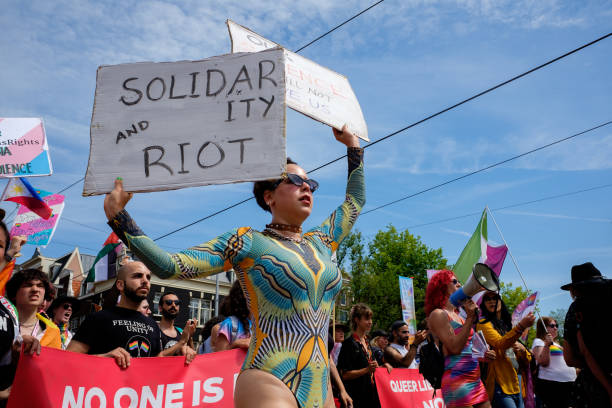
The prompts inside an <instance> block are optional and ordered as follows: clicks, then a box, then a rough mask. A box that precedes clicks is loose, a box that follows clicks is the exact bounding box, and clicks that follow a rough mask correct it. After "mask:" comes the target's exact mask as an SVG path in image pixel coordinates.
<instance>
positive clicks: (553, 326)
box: [547, 324, 559, 329]
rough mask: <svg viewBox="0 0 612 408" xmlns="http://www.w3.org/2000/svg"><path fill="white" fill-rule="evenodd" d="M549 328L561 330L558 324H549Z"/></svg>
mask: <svg viewBox="0 0 612 408" xmlns="http://www.w3.org/2000/svg"><path fill="white" fill-rule="evenodd" d="M547 326H548V327H550V328H551V329H557V328H559V325H558V324H547Z"/></svg>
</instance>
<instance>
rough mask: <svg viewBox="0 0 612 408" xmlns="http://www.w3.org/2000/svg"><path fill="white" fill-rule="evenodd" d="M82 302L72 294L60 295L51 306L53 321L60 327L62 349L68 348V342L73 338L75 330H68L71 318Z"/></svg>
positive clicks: (50, 313)
mask: <svg viewBox="0 0 612 408" xmlns="http://www.w3.org/2000/svg"><path fill="white" fill-rule="evenodd" d="M79 304H80V302H79V300H78V299H77V298H74V297H72V296H65V295H62V296H59V297H58V298H56V299H55V300H54V301H53V303H51V306H49V315H50V316H51V318H52V319H53V323H55V324H56V325H57V327H59V330H60V338H61V341H62V350H66V348H67V347H68V343H70V340H72V336H73V335H74V333H73V332H71V331H70V330H68V326H69V323H70V318H71V317H73V316H74V312H75V310H77V309H78V305H79Z"/></svg>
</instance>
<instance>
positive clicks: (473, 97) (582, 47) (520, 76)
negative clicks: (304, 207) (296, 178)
mask: <svg viewBox="0 0 612 408" xmlns="http://www.w3.org/2000/svg"><path fill="white" fill-rule="evenodd" d="M610 36H612V32H611V33H608V34H606V35H603V36H601V37H599V38H597V39H595V40H593V41H591V42H588V43H586V44H583V45H581V46H580V47H577V48H574V49H573V50H571V51H569V52H566V53H565V54H563V55H561V56H558V57H556V58H553V59H551V60H549V61H547V62H545V63H543V64H540V65H538V66H536V67H534V68H531V69H529V70H528V71H525V72H523V73H522V74H519V75H516V76H514V77H512V78H510V79H508V80H506V81H503V82H500V83H499V84H497V85H494V86H492V87H490V88H488V89H485V90H484V91H481V92H479V93H477V94H475V95H473V96H471V97H469V98H466V99H464V100H462V101H460V102H457V103H455V104H453V105H451V106H448V107H446V108H444V109H442V110H440V111H438V112H436V113H434V114H431V115H429V116H427V117H425V118H423V119H421V120H419V121H416V122H414V123H412V124H410V125H408V126H405V127H403V128H401V129H399V130H396V131H394V132H392V133H389V134H388V135H386V136H383V137H381V138H379V139H376V140H375V141H373V142H371V143H369V144H367V145H365V146H364V149H366V148H369V147H371V146H374V145H375V144H377V143H380V142H381V141H383V140H386V139H389V138H391V137H393V136H395V135H397V134H399V133H402V132H404V131H406V130H408V129H410V128H413V127H415V126H418V125H420V124H422V123H424V122H426V121H428V120H430V119H433V118H435V117H437V116H440V115H442V114H443V113H446V112H448V111H450V110H452V109H455V108H457V107H459V106H461V105H463V104H465V103H467V102H470V101H472V100H474V99H476V98H479V97H480V96H483V95H485V94H487V93H489V92H492V91H494V90H496V89H498V88H500V87H502V86H504V85H507V84H509V83H511V82H513V81H516V80H517V79H520V78H522V77H524V76H526V75H529V74H531V73H533V72H535V71H537V70H539V69H542V68H544V67H546V66H548V65H550V64H552V63H554V62H557V61H559V60H561V59H563V58H565V57H568V56H570V55H572V54H574V53H576V52H578V51H581V50H583V49H585V48H587V47H589V46H591V45H594V44H596V43H598V42H600V41H603V40H604V39H606V38H608V37H610ZM344 157H346V155H342V156H339V157H337V158H335V159H333V160H330V161H329V162H327V163H324V164H322V165H320V166H318V167H316V168H314V169H312V170H310V171H309V173H313V172H315V171H317V170H320V169H322V168H324V167H326V166H329V165H331V164H333V163H335V162H337V161H339V160H341V159H343V158H344ZM81 180H82V179H81ZM79 181H80V180H79ZM77 182H78V181H77ZM74 184H76V183H73V185H74ZM70 187H71V186H69V187H68V188H70ZM64 190H65V189H64ZM64 190H62V191H64ZM252 199H253V197H250V198H247V199H244V200H242V201H239V202H237V203H235V204H232V205H230V206H228V207H225V208H223V209H221V210H218V211H216V212H214V213H212V214H210V215H207V216H205V217H202V218H200V219H198V220H196V221H193V222H191V223H189V224H187V225H185V226H183V227H180V228H177V229H175V230H173V231H170V232H169V233H167V234H164V235H161V236H159V237H157V238H155V241H157V240H160V239H162V238H165V237H167V236H169V235H172V234H174V233H176V232H178V231H182V230H183V229H185V228H188V227H190V226H193V225H195V224H197V223H199V222H202V221H204V220H207V219H209V218H212V217H214V216H216V215H219V214H221V213H224V212H226V211H228V210H230V209H232V208H234V207H237V206H239V205H241V204H244V203H246V202H248V201H250V200H252ZM364 214H365V213H364Z"/></svg>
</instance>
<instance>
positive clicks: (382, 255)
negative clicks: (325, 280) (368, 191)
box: [337, 225, 447, 330]
mask: <svg viewBox="0 0 612 408" xmlns="http://www.w3.org/2000/svg"><path fill="white" fill-rule="evenodd" d="M367 247H368V251H367V253H366V252H365V245H364V243H363V238H362V236H361V234H360V233H358V232H357V233H355V234H351V235H350V236H349V237H347V239H346V240H345V241H344V242H343V243H342V245H341V246H340V248H338V252H337V257H338V263H339V265H341V266H343V263H346V264H347V266H348V267H349V269H350V272H351V275H352V280H351V288H352V290H353V296H354V301H355V302H363V303H366V304H367V305H368V306H370V308H372V311H373V312H374V318H373V320H374V325H373V326H374V328H375V329H385V330H387V329H388V328H389V327H390V326H391V323H393V322H394V321H395V320H398V319H401V318H402V311H401V301H400V291H399V276H405V277H412V278H413V282H414V301H415V309H416V318H417V322H421V321H422V320H423V319H424V318H425V311H424V300H425V288H426V287H427V273H426V270H427V269H443V268H446V265H447V263H446V262H447V261H446V259H445V258H444V257H443V256H442V249H431V248H429V247H427V245H425V244H424V243H423V242H421V238H420V237H419V236H414V235H412V234H410V233H409V232H408V231H407V230H406V231H403V232H398V231H397V230H396V229H395V227H393V226H392V225H389V226H387V228H386V230H380V231H378V233H377V234H376V236H375V237H374V239H373V240H372V241H371V242H369V243H368V245H367Z"/></svg>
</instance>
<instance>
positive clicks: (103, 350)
mask: <svg viewBox="0 0 612 408" xmlns="http://www.w3.org/2000/svg"><path fill="white" fill-rule="evenodd" d="M115 286H116V287H117V290H118V291H119V293H121V300H120V301H119V303H118V304H117V305H116V306H114V307H111V308H109V309H104V310H102V311H100V312H97V313H93V314H91V315H89V316H87V318H86V319H85V321H84V322H83V323H82V324H81V327H79V329H78V331H77V332H76V334H75V335H74V337H73V338H72V341H71V342H70V344H69V346H68V349H67V350H68V351H73V352H77V353H86V354H92V355H98V356H102V357H112V358H114V359H115V361H116V362H117V365H119V367H121V368H127V367H128V366H129V365H130V359H131V358H132V357H155V356H166V355H174V354H175V353H177V354H185V355H186V356H187V362H188V363H189V362H191V360H192V359H193V357H194V356H195V352H193V354H192V353H190V352H189V350H187V348H185V345H186V343H187V341H188V340H189V337H190V335H192V334H193V330H190V329H188V328H185V330H184V331H183V333H185V334H184V336H183V337H182V338H181V340H180V341H179V342H178V343H177V344H176V345H175V346H173V347H172V348H169V349H166V350H164V351H162V347H161V334H160V333H161V332H160V330H159V326H158V325H157V323H156V322H155V320H153V319H152V318H150V317H148V316H143V315H142V313H140V312H139V311H138V307H139V306H140V303H141V302H142V301H143V300H144V299H146V298H147V296H148V295H149V290H150V289H151V271H150V270H149V269H148V268H147V267H146V266H145V265H144V264H143V263H142V262H129V263H127V264H125V265H123V266H122V267H121V268H120V269H119V271H117V280H116V282H115Z"/></svg>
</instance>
